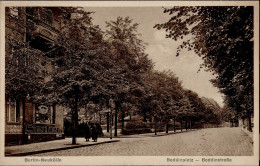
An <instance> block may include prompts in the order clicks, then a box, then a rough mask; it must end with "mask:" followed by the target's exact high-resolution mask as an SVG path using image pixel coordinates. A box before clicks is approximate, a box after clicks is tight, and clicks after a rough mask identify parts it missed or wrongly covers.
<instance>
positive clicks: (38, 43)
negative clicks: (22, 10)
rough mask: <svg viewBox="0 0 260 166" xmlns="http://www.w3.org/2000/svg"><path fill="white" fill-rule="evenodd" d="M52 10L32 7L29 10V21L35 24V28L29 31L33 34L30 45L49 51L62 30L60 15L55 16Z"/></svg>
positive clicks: (29, 34) (29, 38)
mask: <svg viewBox="0 0 260 166" xmlns="http://www.w3.org/2000/svg"><path fill="white" fill-rule="evenodd" d="M52 10H54V9H52ZM52 10H51V9H43V8H31V9H30V10H28V11H27V13H28V16H27V21H28V23H29V22H30V23H32V24H33V25H34V27H33V30H31V31H30V32H29V33H28V36H31V37H28V40H29V41H30V45H31V46H32V47H33V48H36V49H40V50H42V51H44V52H46V51H49V48H50V45H52V44H53V41H54V40H55V39H56V38H57V36H58V34H59V31H60V21H59V19H58V17H57V18H55V17H54V15H53V12H52Z"/></svg>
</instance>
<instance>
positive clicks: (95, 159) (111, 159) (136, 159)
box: [0, 1, 259, 165]
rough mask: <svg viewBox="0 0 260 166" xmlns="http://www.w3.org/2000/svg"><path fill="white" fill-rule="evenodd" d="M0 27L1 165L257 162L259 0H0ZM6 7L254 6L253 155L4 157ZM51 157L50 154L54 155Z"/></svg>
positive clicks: (235, 163)
mask: <svg viewBox="0 0 260 166" xmlns="http://www.w3.org/2000/svg"><path fill="white" fill-rule="evenodd" d="M0 4H1V8H0V12H1V13H0V16H1V22H0V25H1V26H0V30H1V35H0V37H1V40H0V41H1V47H0V48H1V55H0V62H1V63H0V74H1V77H0V80H1V81H0V92H1V96H0V97H1V98H0V110H1V112H0V130H1V132H0V134H1V136H0V141H1V143H0V164H1V165H258V161H259V135H258V131H259V2H258V1H22V2H21V1H1V2H0ZM5 6H82V7H161V6H165V7H166V6H254V33H255V37H254V48H255V49H254V88H255V90H254V126H255V129H254V135H253V141H254V156H73V157H70V156H64V157H60V156H59V157H58V158H60V159H62V162H59V163H55V162H52V163H46V162H45V163H26V162H24V159H25V158H38V159H41V158H50V156H46V157H36V156H33V157H32V156H30V157H29V156H28V157H5V156H4V125H5V120H4V119H5V116H4V109H5V108H4V93H3V92H4V75H5V64H4V59H5V57H4V55H5V49H4V45H5V42H4V41H5V17H4V16H5V12H4V11H5V10H4V9H5ZM53 157H54V156H52V158H53ZM203 157H205V158H212V157H213V158H230V159H232V162H230V163H229V162H223V163H220V162H217V163H216V162H212V163H209V162H193V163H189V162H184V163H183V162H182V163H181V162H175V163H174V162H167V158H192V159H194V161H195V160H199V161H201V159H202V158H203Z"/></svg>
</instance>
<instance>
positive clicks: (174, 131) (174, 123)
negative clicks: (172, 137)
mask: <svg viewBox="0 0 260 166" xmlns="http://www.w3.org/2000/svg"><path fill="white" fill-rule="evenodd" d="M173 128H174V132H176V126H175V118H174V122H173Z"/></svg>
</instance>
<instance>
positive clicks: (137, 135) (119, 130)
mask: <svg viewBox="0 0 260 166" xmlns="http://www.w3.org/2000/svg"><path fill="white" fill-rule="evenodd" d="M196 130H200V129H191V130H190V129H188V130H187V131H186V129H183V130H182V132H181V130H176V132H174V131H172V130H169V131H168V133H166V132H165V131H162V132H157V135H155V134H154V132H152V133H144V134H130V135H122V134H121V129H118V130H117V137H116V138H141V137H159V136H165V135H171V134H177V133H185V132H189V131H196ZM103 133H104V137H106V138H109V137H110V133H108V132H107V131H106V130H103ZM112 137H113V138H114V130H113V132H112Z"/></svg>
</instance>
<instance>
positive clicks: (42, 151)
mask: <svg viewBox="0 0 260 166" xmlns="http://www.w3.org/2000/svg"><path fill="white" fill-rule="evenodd" d="M119 141H120V140H112V141H105V142H99V143H95V144H86V145H77V146H70V147H62V148H57V149H46V150H38V151H32V152H24V153H13V154H5V157H11V156H27V155H33V154H39V153H47V152H54V151H61V150H68V149H75V148H82V147H86V146H94V145H100V144H105V143H112V142H119Z"/></svg>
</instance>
